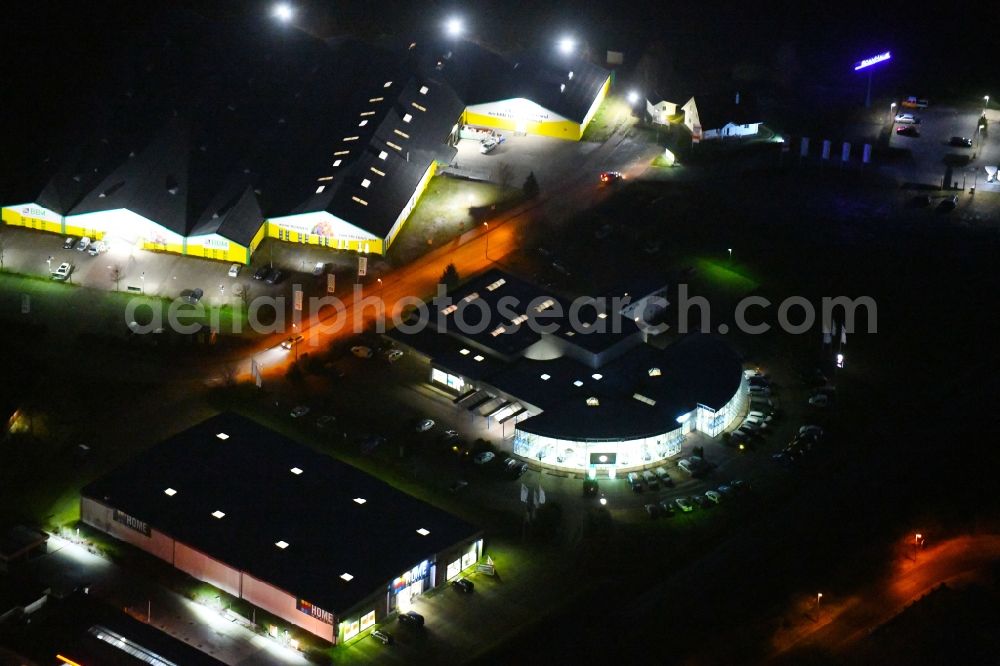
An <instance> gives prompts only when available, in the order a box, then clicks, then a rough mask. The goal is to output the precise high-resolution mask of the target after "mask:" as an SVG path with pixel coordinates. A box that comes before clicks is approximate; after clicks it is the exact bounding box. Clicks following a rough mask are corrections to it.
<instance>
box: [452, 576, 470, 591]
mask: <svg viewBox="0 0 1000 666" xmlns="http://www.w3.org/2000/svg"><path fill="white" fill-rule="evenodd" d="M452 586H454V587H455V588H456V589H458V590H459V591H460V592H465V593H466V594H471V593H472V591H473V590H475V589H476V585H475V583H473V582H472V581H471V580H469V579H467V578H460V579H458V580H456V581H455V582H454V583H452Z"/></svg>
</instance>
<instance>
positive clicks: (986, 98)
mask: <svg viewBox="0 0 1000 666" xmlns="http://www.w3.org/2000/svg"><path fill="white" fill-rule="evenodd" d="M989 106H990V96H989V95H983V113H982V114H981V115H984V116H985V115H986V109H988V108H989Z"/></svg>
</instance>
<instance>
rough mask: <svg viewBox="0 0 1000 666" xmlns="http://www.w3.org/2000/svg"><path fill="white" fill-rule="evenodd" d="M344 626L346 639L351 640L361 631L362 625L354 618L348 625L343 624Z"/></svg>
mask: <svg viewBox="0 0 1000 666" xmlns="http://www.w3.org/2000/svg"><path fill="white" fill-rule="evenodd" d="M341 626H343V627H344V640H345V641H346V640H350V639H352V638H354V637H355V636H357V635H358V633H360V632H361V625H360V624H358V621H357V620H352V621H351V622H348V623H347V624H346V625H341Z"/></svg>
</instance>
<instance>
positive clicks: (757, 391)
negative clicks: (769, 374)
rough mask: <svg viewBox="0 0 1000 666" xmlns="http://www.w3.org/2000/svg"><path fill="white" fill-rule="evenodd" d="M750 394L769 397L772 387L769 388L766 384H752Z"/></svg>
mask: <svg viewBox="0 0 1000 666" xmlns="http://www.w3.org/2000/svg"><path fill="white" fill-rule="evenodd" d="M750 395H754V396H761V397H764V398H768V397H770V396H771V389H769V388H767V387H766V386H751V387H750Z"/></svg>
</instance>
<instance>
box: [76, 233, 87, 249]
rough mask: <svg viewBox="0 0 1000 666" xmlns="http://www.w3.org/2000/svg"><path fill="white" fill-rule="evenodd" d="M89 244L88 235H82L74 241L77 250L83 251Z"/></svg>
mask: <svg viewBox="0 0 1000 666" xmlns="http://www.w3.org/2000/svg"><path fill="white" fill-rule="evenodd" d="M89 246H90V237H89V236H84V237H83V238H81V239H80V240H79V241H77V243H76V249H77V251H78V252H83V251H84V250H86V249H87V248H88V247H89Z"/></svg>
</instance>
